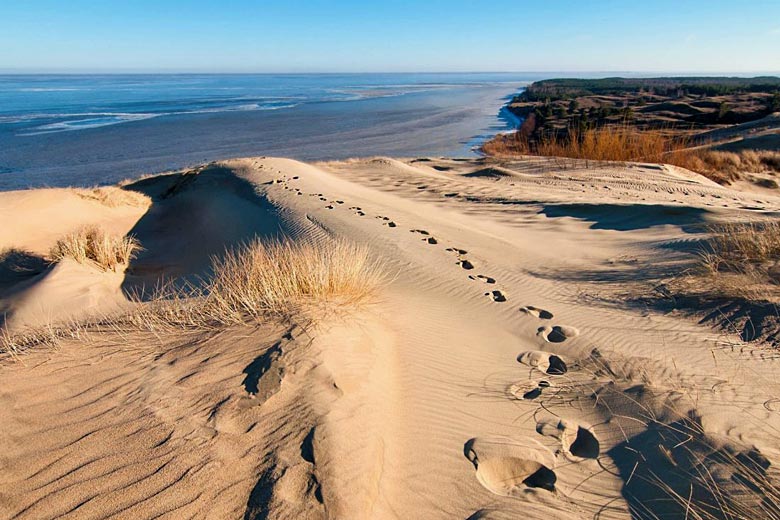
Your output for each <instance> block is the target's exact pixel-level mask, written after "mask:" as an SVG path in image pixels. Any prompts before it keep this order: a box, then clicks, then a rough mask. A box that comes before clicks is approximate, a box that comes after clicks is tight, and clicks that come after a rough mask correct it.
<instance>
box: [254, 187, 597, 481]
mask: <svg viewBox="0 0 780 520" xmlns="http://www.w3.org/2000/svg"><path fill="white" fill-rule="evenodd" d="M278 173H281V172H278ZM297 179H298V177H297V176H296V177H292V180H297ZM287 182H288V179H283V180H281V179H276V180H274V181H271V182H270V183H269V184H282V185H283V187H284V189H285V190H289V189H290V188H289V187H288V186H287ZM424 188H425V186H421V187H418V189H424ZM293 191H294V192H295V193H296V194H297V195H303V193H302V192H301V190H300V189H297V188H294V189H293ZM455 195H457V194H449V193H448V194H445V197H448V196H449V197H452V196H455ZM309 196H310V197H319V200H320V201H322V202H327V203H328V204H327V205H326V206H325V208H326V209H329V210H333V209H335V208H336V207H337V206H340V205H343V204H344V201H342V200H329V199H328V198H327V197H325V195H324V194H322V193H312V194H309ZM349 210H350V211H352V212H353V214H354V215H356V216H358V217H364V216H366V213H365V211H363V209H362V208H361V207H359V206H350V207H349ZM376 219H377V220H381V222H382V225H384V226H387V227H388V228H396V227H398V225H397V224H396V223H395V222H394V221H393V220H392V219H391V218H390V217H388V216H385V215H377V216H376ZM409 231H410V233H415V234H419V235H420V236H421V241H422V242H424V243H426V244H429V245H438V244H439V241H438V240H437V239H436V237H434V236H432V235H431V233H430V232H428V231H427V230H424V229H410V230H409ZM445 251H446V252H448V253H451V254H453V255H455V257H456V261H455V265H457V266H459V267H460V268H461V269H463V270H465V271H473V270H474V269H475V265H474V263H473V262H472V261H471V260H469V259H468V258H467V255H468V251H466V250H465V249H460V248H457V247H447V248H446V249H445ZM468 278H469V280H472V281H476V282H480V283H484V284H486V285H489V286H493V285H496V284H497V281H496V279H495V278H493V277H491V276H487V275H484V274H469V275H468ZM484 295H485V296H486V297H488V298H490V299H491V300H492V301H494V302H498V303H504V302H506V301H507V297H506V295H505V294H504V292H503V291H501V290H498V289H491V290H488V291H487V292H485V293H484ZM519 311H520V312H521V313H523V314H525V315H527V316H529V317H532V318H535V319H538V320H540V321H542V322H545V321H550V320H552V319H553V318H554V316H553V313H552V312H550V311H547V310H545V309H541V308H539V307H534V306H531V305H528V306H524V307H520V309H519ZM578 335H579V331H578V330H577V329H576V328H574V327H569V326H565V325H541V326H540V327H539V328H538V329H537V336H538V337H540V338H542V339H543V340H544V341H545V342H547V343H564V342H566V341H568V340H570V339H572V338H575V337H577V336H578ZM517 362H518V363H520V364H521V365H524V366H526V367H527V368H528V369H529V370H531V371H532V372H536V373H539V374H540V375H541V376H542V378H541V379H538V380H534V379H533V378H532V379H531V380H529V381H525V382H521V383H514V384H512V385H510V386H509V388H508V390H507V393H508V394H509V395H511V396H512V397H513V398H515V399H520V400H527V401H531V400H535V399H538V398H539V397H541V396H542V395H543V394H544V393H545V392H547V391H549V389H551V388H555V383H554V381H555V378H558V377H561V376H563V375H565V374H566V373H567V372H568V370H569V368H568V366H567V364H566V361H565V360H564V358H563V357H561V356H559V355H557V354H554V353H550V352H545V351H542V350H530V351H526V352H522V353H520V354H519V355H518V356H517ZM536 431H537V433H539V434H540V435H543V436H546V437H552V438H554V439H556V440H557V442H559V443H560V450H559V452H560V453H562V454H564V455H565V456H567V457H568V458H569V459H570V460H571V461H574V462H577V461H582V460H587V459H596V458H598V456H599V454H600V445H599V440H598V438H597V437H596V435H595V434H594V433H593V431H592V429H591V428H589V427H587V426H585V425H582V424H579V423H577V422H575V421H569V420H566V419H561V418H557V417H556V418H547V419H542V420H540V421H539V422H538V423H537V425H536ZM464 455H465V457H466V458H467V459H468V460H469V461H470V462H471V463H472V464H473V466H474V469H475V471H476V477H477V480H478V481H479V482H480V483H481V484H482V485H483V486H484V487H485V488H486V489H488V490H489V491H491V492H492V493H495V494H498V495H503V496H522V495H523V494H524V492H525V490H526V489H528V488H538V489H544V490H547V491H554V490H555V483H556V481H557V476H556V474H555V463H556V457H555V455H554V454H553V453H552V452H551V451H550V449H548V448H547V447H545V446H544V445H543V444H541V443H539V442H538V441H536V440H535V439H528V438H525V439H506V438H503V437H496V438H491V437H486V438H473V439H470V440H469V441H467V442H466V443H465V445H464Z"/></svg>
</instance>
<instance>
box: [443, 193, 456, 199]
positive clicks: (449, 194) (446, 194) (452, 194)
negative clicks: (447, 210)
mask: <svg viewBox="0 0 780 520" xmlns="http://www.w3.org/2000/svg"><path fill="white" fill-rule="evenodd" d="M444 196H445V197H447V198H448V199H451V198H452V197H457V196H458V194H457V193H445V194H444Z"/></svg>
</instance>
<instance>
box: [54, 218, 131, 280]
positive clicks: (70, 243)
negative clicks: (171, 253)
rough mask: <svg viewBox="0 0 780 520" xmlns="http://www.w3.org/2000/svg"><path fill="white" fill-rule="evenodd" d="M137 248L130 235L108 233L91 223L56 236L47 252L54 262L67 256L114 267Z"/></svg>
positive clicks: (104, 267)
mask: <svg viewBox="0 0 780 520" xmlns="http://www.w3.org/2000/svg"><path fill="white" fill-rule="evenodd" d="M140 250H141V246H140V244H139V243H138V241H137V240H136V239H135V238H134V237H132V236H114V235H109V234H107V233H106V232H105V231H103V230H101V229H100V228H97V227H94V226H93V227H85V228H82V229H80V230H78V231H75V232H73V233H70V234H68V235H65V236H64V237H62V238H61V239H59V240H57V243H56V244H55V245H54V247H52V249H51V251H50V253H49V255H50V256H51V258H52V260H54V261H55V262H59V261H60V260H63V259H65V258H70V259H72V260H75V261H76V262H78V263H80V264H86V265H92V266H95V267H97V268H98V269H100V270H101V271H117V270H118V269H119V268H120V267H125V266H127V265H128V264H129V263H130V260H132V259H133V258H135V255H136V254H137V253H138V251H140Z"/></svg>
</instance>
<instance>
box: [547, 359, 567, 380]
mask: <svg viewBox="0 0 780 520" xmlns="http://www.w3.org/2000/svg"><path fill="white" fill-rule="evenodd" d="M567 371H568V368H567V367H566V363H565V362H564V361H563V360H562V359H561V358H559V357H558V356H556V355H552V356H550V366H549V367H547V373H548V374H550V375H552V376H560V375H563V374H565V373H566V372H567Z"/></svg>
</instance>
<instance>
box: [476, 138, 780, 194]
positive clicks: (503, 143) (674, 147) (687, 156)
mask: <svg viewBox="0 0 780 520" xmlns="http://www.w3.org/2000/svg"><path fill="white" fill-rule="evenodd" d="M482 151H483V152H484V153H486V154H488V155H494V156H512V155H539V156H545V157H566V158H572V159H584V160H589V161H604V162H607V161H612V162H651V163H665V164H672V165H675V166H680V167H682V168H686V169H689V170H691V171H694V172H697V173H700V174H702V175H704V176H706V177H708V178H710V179H712V180H714V181H716V182H719V183H721V184H726V183H729V182H731V181H734V180H737V179H739V178H740V177H741V174H743V173H764V172H769V173H778V172H780V152H773V151H757V150H742V151H740V152H726V151H719V150H712V149H708V148H703V147H692V146H691V143H690V141H689V139H688V138H686V137H684V136H676V137H675V136H671V135H670V134H669V132H665V131H661V130H639V129H637V128H635V127H632V126H629V125H611V126H602V127H598V128H588V129H585V130H580V129H578V128H570V129H568V130H567V131H566V132H562V133H559V132H554V131H553V132H547V133H542V134H541V135H539V136H536V137H533V138H532V137H529V135H528V134H527V133H522V132H514V133H511V134H503V135H499V136H496V137H495V138H493V139H491V140H490V141H488V142H486V143H485V144H484V145H483V146H482Z"/></svg>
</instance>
